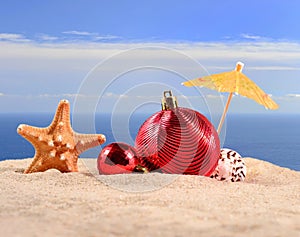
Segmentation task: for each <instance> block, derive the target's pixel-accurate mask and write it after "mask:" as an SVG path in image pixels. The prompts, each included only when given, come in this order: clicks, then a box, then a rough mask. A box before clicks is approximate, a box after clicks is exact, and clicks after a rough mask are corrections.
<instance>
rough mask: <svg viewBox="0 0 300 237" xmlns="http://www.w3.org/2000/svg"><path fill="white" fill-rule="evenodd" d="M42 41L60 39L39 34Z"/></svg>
mask: <svg viewBox="0 0 300 237" xmlns="http://www.w3.org/2000/svg"><path fill="white" fill-rule="evenodd" d="M37 37H38V38H39V39H40V40H45V41H53V40H58V39H59V38H58V37H56V36H50V35H47V34H39V35H38V36H37Z"/></svg>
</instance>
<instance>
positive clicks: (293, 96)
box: [286, 94, 300, 98]
mask: <svg viewBox="0 0 300 237" xmlns="http://www.w3.org/2000/svg"><path fill="white" fill-rule="evenodd" d="M286 96H287V97H291V98H300V94H287V95H286Z"/></svg>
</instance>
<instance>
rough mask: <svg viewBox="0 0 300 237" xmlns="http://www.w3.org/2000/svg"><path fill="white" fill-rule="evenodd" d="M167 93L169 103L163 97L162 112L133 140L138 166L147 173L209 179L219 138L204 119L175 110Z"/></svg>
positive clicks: (218, 148)
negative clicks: (158, 172)
mask: <svg viewBox="0 0 300 237" xmlns="http://www.w3.org/2000/svg"><path fill="white" fill-rule="evenodd" d="M168 92H169V94H170V97H171V99H170V97H166V94H164V96H165V98H164V99H163V102H162V108H163V109H162V111H159V112H157V113H155V114H153V115H152V116H150V117H149V118H148V119H147V120H146V121H145V122H144V123H143V125H142V126H141V127H140V129H139V131H138V134H137V136H136V141H135V147H136V149H137V154H138V157H139V158H140V162H141V165H142V166H144V167H146V168H147V169H148V170H149V171H154V170H156V171H160V172H163V173H170V174H192V175H205V176H210V174H211V173H212V172H213V171H214V170H215V168H216V166H217V163H218V160H219V154H220V141H219V136H218V134H217V132H216V130H215V128H214V127H213V125H212V124H211V123H210V122H209V120H208V119H207V118H206V117H205V116H204V115H202V114H200V113H199V112H197V111H195V110H192V109H188V108H181V107H177V101H176V100H175V98H173V96H172V94H171V92H170V91H168ZM165 93H166V92H165Z"/></svg>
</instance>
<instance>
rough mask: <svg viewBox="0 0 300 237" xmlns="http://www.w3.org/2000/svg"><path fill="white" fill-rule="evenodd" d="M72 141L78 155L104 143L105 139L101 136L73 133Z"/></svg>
mask: <svg viewBox="0 0 300 237" xmlns="http://www.w3.org/2000/svg"><path fill="white" fill-rule="evenodd" d="M74 139H75V143H76V150H77V152H78V154H81V153H82V152H84V151H86V150H88V149H90V148H92V147H95V146H99V145H101V144H103V143H104V142H105V141H106V138H105V136H104V135H103V134H80V133H74Z"/></svg>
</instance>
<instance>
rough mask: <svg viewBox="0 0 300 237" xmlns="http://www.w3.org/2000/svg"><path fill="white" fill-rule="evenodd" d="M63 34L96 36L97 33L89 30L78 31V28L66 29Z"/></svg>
mask: <svg viewBox="0 0 300 237" xmlns="http://www.w3.org/2000/svg"><path fill="white" fill-rule="evenodd" d="M62 33H63V34H68V35H80V36H95V35H97V33H92V32H87V31H77V30H70V31H64V32H62Z"/></svg>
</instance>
